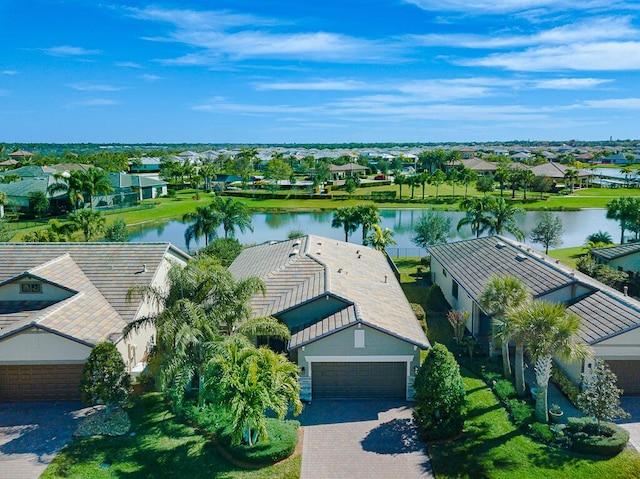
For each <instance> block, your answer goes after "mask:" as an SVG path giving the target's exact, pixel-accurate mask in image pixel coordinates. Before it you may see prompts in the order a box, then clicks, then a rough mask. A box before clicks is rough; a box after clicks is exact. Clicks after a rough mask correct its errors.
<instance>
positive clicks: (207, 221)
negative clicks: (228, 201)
mask: <svg viewBox="0 0 640 479" xmlns="http://www.w3.org/2000/svg"><path fill="white" fill-rule="evenodd" d="M182 220H183V221H193V223H192V224H190V225H189V226H188V227H187V228H186V229H185V231H184V241H185V243H186V245H187V249H189V245H190V244H191V240H193V239H195V240H196V244H197V243H198V238H200V237H201V236H204V245H205V246H207V245H208V244H209V242H210V241H211V240H212V239H213V238H215V237H216V235H217V230H218V227H219V226H220V225H221V224H222V215H221V213H220V212H219V211H215V210H214V209H213V208H211V206H197V207H196V211H195V212H189V213H185V214H184V215H183V216H182Z"/></svg>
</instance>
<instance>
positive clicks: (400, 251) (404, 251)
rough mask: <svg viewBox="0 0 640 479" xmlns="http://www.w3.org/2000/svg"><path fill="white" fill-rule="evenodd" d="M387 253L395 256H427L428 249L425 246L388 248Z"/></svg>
mask: <svg viewBox="0 0 640 479" xmlns="http://www.w3.org/2000/svg"><path fill="white" fill-rule="evenodd" d="M387 254H388V255H389V256H391V257H393V258H399V257H401V256H426V255H427V251H426V250H425V249H424V248H418V247H415V248H387Z"/></svg>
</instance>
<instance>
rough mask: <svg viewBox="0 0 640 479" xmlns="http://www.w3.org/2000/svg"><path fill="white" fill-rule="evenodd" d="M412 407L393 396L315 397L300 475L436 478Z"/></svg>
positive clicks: (316, 478)
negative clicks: (413, 415) (321, 398)
mask: <svg viewBox="0 0 640 479" xmlns="http://www.w3.org/2000/svg"><path fill="white" fill-rule="evenodd" d="M411 411H412V410H411V407H410V406H409V405H408V404H407V403H405V402H402V401H394V400H344V401H338V400H317V401H314V402H313V403H312V404H307V405H305V408H304V412H303V413H302V414H301V415H300V416H299V417H298V418H297V419H298V420H299V421H300V423H301V424H302V426H303V427H304V445H303V449H302V473H301V475H300V478H301V479H324V478H326V479H340V478H355V477H366V478H369V479H373V478H389V477H402V478H403V479H414V478H415V479H417V478H433V477H434V475H433V472H432V470H431V463H430V461H429V457H428V456H427V453H426V449H425V446H424V445H423V444H422V443H421V442H420V441H419V440H418V438H417V435H416V429H415V427H414V425H413V421H412V417H411Z"/></svg>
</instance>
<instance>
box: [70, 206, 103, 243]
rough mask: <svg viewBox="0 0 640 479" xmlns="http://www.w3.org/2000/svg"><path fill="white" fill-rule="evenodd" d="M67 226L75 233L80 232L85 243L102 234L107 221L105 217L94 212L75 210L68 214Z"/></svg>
mask: <svg viewBox="0 0 640 479" xmlns="http://www.w3.org/2000/svg"><path fill="white" fill-rule="evenodd" d="M68 219H69V224H70V225H71V226H72V228H73V229H74V230H75V231H82V234H83V235H84V240H85V241H91V240H92V239H94V238H95V237H96V236H98V235H100V234H101V233H104V231H105V228H106V223H107V220H106V218H105V216H104V215H103V214H102V213H101V212H99V211H94V210H87V209H83V210H76V211H74V212H72V213H70V214H69V217H68Z"/></svg>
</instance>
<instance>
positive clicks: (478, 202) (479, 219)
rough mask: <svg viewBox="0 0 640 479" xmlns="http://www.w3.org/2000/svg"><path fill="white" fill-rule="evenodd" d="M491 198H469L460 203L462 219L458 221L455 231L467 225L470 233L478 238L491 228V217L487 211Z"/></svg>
mask: <svg viewBox="0 0 640 479" xmlns="http://www.w3.org/2000/svg"><path fill="white" fill-rule="evenodd" d="M491 203H492V199H491V198H484V197H483V198H476V197H471V198H467V199H464V200H462V201H461V202H460V208H461V209H462V210H463V211H465V215H464V217H463V218H461V219H460V221H458V226H457V229H458V231H460V230H461V229H462V227H463V226H467V225H469V226H470V227H471V232H472V233H473V234H475V235H476V238H479V237H480V235H481V234H482V233H484V232H485V231H486V230H487V229H489V228H491V217H490V213H489V209H490V207H491Z"/></svg>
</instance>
